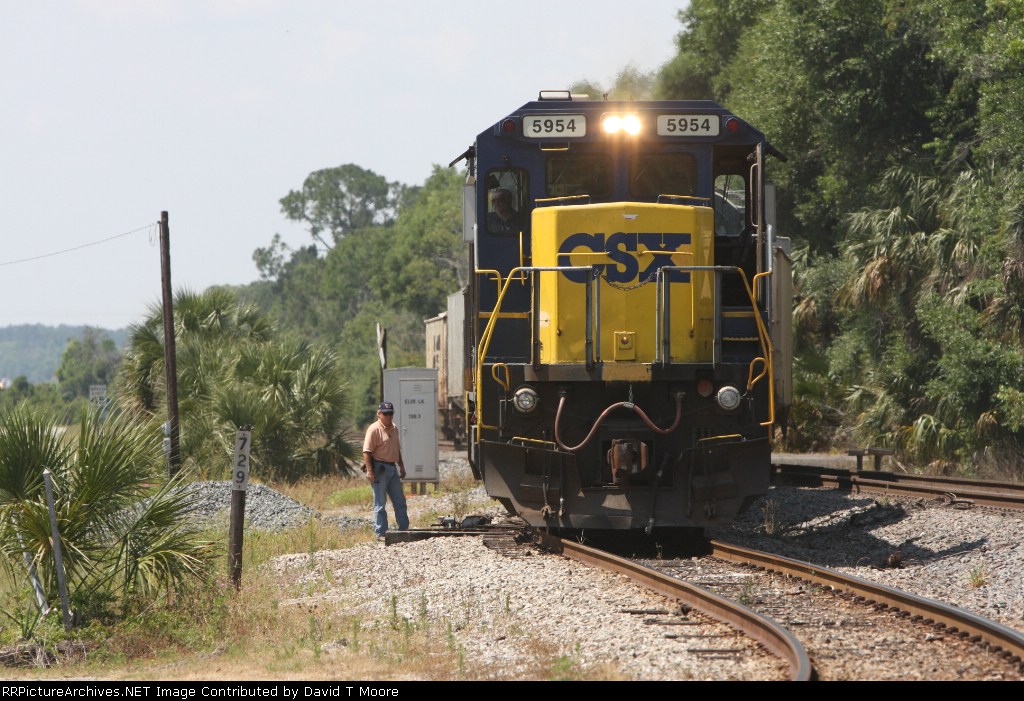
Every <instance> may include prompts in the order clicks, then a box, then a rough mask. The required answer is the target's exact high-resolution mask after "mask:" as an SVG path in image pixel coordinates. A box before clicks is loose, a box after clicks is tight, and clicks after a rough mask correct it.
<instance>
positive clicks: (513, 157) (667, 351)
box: [455, 91, 792, 534]
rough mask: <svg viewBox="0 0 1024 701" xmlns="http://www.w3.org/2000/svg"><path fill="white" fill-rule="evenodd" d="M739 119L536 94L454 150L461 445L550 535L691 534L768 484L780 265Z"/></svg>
mask: <svg viewBox="0 0 1024 701" xmlns="http://www.w3.org/2000/svg"><path fill="white" fill-rule="evenodd" d="M769 156H775V157H779V158H781V157H782V156H781V154H779V153H778V152H777V151H776V150H775V149H774V148H773V147H772V146H771V145H770V144H769V143H768V142H767V141H766V139H765V137H764V135H763V134H762V133H761V132H760V131H758V130H757V129H755V128H754V127H753V126H751V125H750V124H748V123H747V122H745V121H743V120H742V119H740V118H739V117H737V116H736V115H734V114H732V113H730V112H729V111H728V110H726V109H724V108H722V107H720V106H719V105H717V104H715V103H713V102H709V101H649V102H639V101H636V102H634V101H630V102H618V101H615V102H612V101H599V100H589V99H585V98H583V99H581V98H580V97H579V96H576V95H572V94H570V93H569V92H565V91H545V92H542V93H541V94H540V95H539V97H538V99H537V100H536V101H534V102H529V103H527V104H525V105H523V106H522V107H521V108H519V109H517V110H515V111H514V112H512V113H511V114H509V115H507V116H505V117H504V118H502V119H501V120H500V121H498V122H497V123H496V124H494V125H493V126H492V127H490V128H488V129H487V130H486V131H484V132H482V133H481V134H479V135H478V136H477V137H476V142H475V144H474V145H473V146H471V147H470V149H469V150H468V151H467V152H466V153H465V154H463V155H462V156H461V157H460V159H457V160H456V161H455V162H458V161H459V160H461V159H462V158H465V159H466V161H467V165H468V170H467V173H468V177H467V183H466V188H465V195H464V214H465V237H466V240H467V243H468V244H469V245H468V248H469V250H470V252H471V266H472V269H473V271H474V275H473V278H472V282H471V283H470V285H469V288H468V290H467V291H466V294H465V300H466V309H465V312H466V314H465V318H466V323H465V329H466V345H465V348H464V349H463V352H464V355H465V358H466V371H465V377H464V380H465V382H464V386H465V387H466V396H465V408H466V417H465V420H466V426H467V427H468V445H469V457H470V462H471V464H472V466H473V470H474V472H475V474H476V476H477V477H478V478H479V479H482V480H483V483H484V485H485V487H486V490H487V493H488V494H489V495H490V496H492V497H494V498H496V499H497V500H498V501H500V502H501V503H502V504H503V505H504V506H505V508H506V509H508V511H509V512H510V513H513V514H517V515H519V516H521V517H522V518H524V519H525V520H526V521H527V522H528V523H529V524H530V525H532V526H537V527H546V528H548V529H550V530H551V531H552V532H556V533H562V534H565V533H578V532H583V531H589V532H591V533H595V534H596V533H599V532H604V531H643V532H645V533H647V534H656V533H659V532H662V531H668V532H679V531H681V530H683V529H702V528H707V527H712V526H721V525H723V524H726V523H728V522H729V521H730V520H731V519H732V518H733V517H734V516H735V515H736V514H737V513H738V512H740V511H742V510H743V509H744V508H746V507H747V506H748V505H749V504H750V503H751V502H752V501H753V500H754V499H755V498H757V497H758V496H760V495H763V494H764V493H765V492H766V491H767V489H768V485H769V477H770V463H771V441H772V437H773V430H774V428H773V427H774V426H776V425H777V424H778V423H780V422H781V421H782V420H783V419H784V415H785V409H786V406H787V405H788V401H789V395H790V378H791V357H790V346H791V341H790V335H791V331H790V317H791V309H792V283H791V279H792V275H791V263H790V258H789V251H788V243H789V242H788V240H786V239H780V238H779V237H778V236H776V235H775V232H774V228H775V227H774V222H773V216H774V198H773V190H772V188H771V186H770V185H769V184H767V183H766V181H765V175H764V174H765V161H766V160H767V158H768V157H769Z"/></svg>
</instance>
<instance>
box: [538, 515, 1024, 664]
mask: <svg viewBox="0 0 1024 701" xmlns="http://www.w3.org/2000/svg"><path fill="white" fill-rule="evenodd" d="M537 542H538V544H539V545H541V546H542V547H543V548H544V549H546V550H549V551H551V552H555V553H558V554H560V555H563V556H565V557H570V558H572V559H575V560H578V561H580V562H583V563H586V564H588V565H590V566H594V567H599V568H601V569H605V570H608V571H612V572H615V573H618V574H621V575H624V576H627V577H629V578H630V579H632V580H634V581H636V582H638V583H640V584H641V585H643V586H645V587H647V588H649V589H652V590H654V591H656V592H658V593H660V594H662V595H664V596H666V597H669V598H670V599H673V600H676V601H681V602H683V603H684V605H686V606H688V607H692V608H693V609H695V610H698V611H700V612H701V613H703V614H705V615H708V616H711V617H712V618H715V619H717V620H719V621H722V622H724V623H726V624H727V625H729V626H731V627H733V628H735V629H736V630H739V631H741V632H742V633H743V634H745V635H748V636H750V637H751V638H753V639H754V640H756V641H757V642H758V643H759V644H761V645H762V646H763V647H764V648H765V649H766V650H768V651H769V652H770V653H771V654H772V655H774V656H775V657H777V658H778V659H779V660H781V661H783V662H784V664H785V665H786V667H787V669H788V670H789V672H788V678H789V679H792V680H810V679H825V680H886V679H893V680H900V679H923V680H925V679H926V680H939V679H947V680H991V679H998V680H1015V681H1019V680H1024V664H1022V659H1024V635H1022V634H1020V633H1018V632H1017V631H1014V630H1011V629H1009V628H1007V627H1006V626H1003V625H1001V624H999V623H996V622H994V621H989V620H987V619H984V618H981V617H979V616H975V615H974V614H971V613H969V612H966V611H963V610H959V609H955V608H953V607H950V606H947V605H945V604H941V603H939V602H935V601H931V600H929V599H924V598H922V597H918V596H915V595H913V594H909V593H906V592H901V591H899V590H896V589H893V588H891V587H886V586H884V585H880V584H875V583H873V582H868V581H866V580H861V579H858V578H856V577H849V576H846V575H843V574H841V573H839V572H836V571H833V570H829V569H827V568H823V567H818V566H815V565H812V564H810V563H801V562H798V561H795V560H790V559H788V558H784V557H780V556H776V555H772V554H770V553H764V552H759V551H755V550H750V549H747V548H741V547H739V546H734V545H730V544H728V543H722V542H718V541H712V542H710V544H709V546H710V548H711V552H710V553H709V555H707V556H705V557H700V558H686V559H681V560H632V559H629V558H623V557H620V556H617V555H614V554H612V553H609V552H606V551H602V550H597V549H595V548H591V547H589V546H586V545H582V544H580V543H576V542H572V541H567V540H562V539H559V538H555V537H552V536H547V535H538V536H537ZM812 659H813V660H814V664H813V665H812V663H811V660H812Z"/></svg>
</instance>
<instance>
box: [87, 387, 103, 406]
mask: <svg viewBox="0 0 1024 701" xmlns="http://www.w3.org/2000/svg"><path fill="white" fill-rule="evenodd" d="M89 401H90V402H105V401H107V386H106V385H89Z"/></svg>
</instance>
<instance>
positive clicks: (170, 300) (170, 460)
mask: <svg viewBox="0 0 1024 701" xmlns="http://www.w3.org/2000/svg"><path fill="white" fill-rule="evenodd" d="M167 218H168V217H167V212H160V282H161V284H162V286H163V297H164V367H165V368H166V371H167V373H166V377H167V424H166V425H165V431H164V433H165V434H166V435H167V442H168V449H167V474H168V475H170V476H171V477H174V476H175V475H176V474H178V470H179V469H180V468H181V451H180V448H179V437H180V435H181V434H180V432H179V428H178V425H179V424H178V366H177V362H176V360H175V358H176V357H177V356H176V353H175V350H174V297H173V296H172V295H171V230H170V226H169V225H168V223H167Z"/></svg>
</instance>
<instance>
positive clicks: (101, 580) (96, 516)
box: [0, 405, 212, 610]
mask: <svg viewBox="0 0 1024 701" xmlns="http://www.w3.org/2000/svg"><path fill="white" fill-rule="evenodd" d="M160 438H161V437H160V432H159V429H158V428H157V427H156V426H155V425H154V423H153V422H152V421H150V420H148V419H146V418H144V417H142V416H139V415H137V414H132V413H129V412H123V411H118V410H115V411H113V412H112V413H107V414H106V416H104V417H103V419H102V422H101V420H100V415H99V414H98V413H95V412H90V413H87V414H85V415H84V416H83V417H82V420H81V423H80V425H79V426H78V435H77V436H76V437H74V438H73V439H68V438H67V437H66V436H65V435H64V427H61V426H59V424H58V422H57V421H56V420H55V419H54V417H50V416H47V415H44V414H41V413H38V412H36V411H34V410H32V409H29V408H26V407H25V405H19V406H18V407H15V408H14V409H13V410H12V411H11V412H9V413H8V414H6V415H5V416H3V417H0V562H2V563H3V564H4V566H5V567H6V568H7V569H8V571H9V573H11V574H13V575H15V578H16V579H17V575H19V574H24V572H25V561H26V559H27V560H29V561H30V562H31V563H32V566H33V568H34V569H35V571H36V572H38V573H40V576H41V581H42V584H43V589H44V591H45V592H46V597H47V600H48V602H50V603H53V602H55V600H56V596H57V593H58V588H57V570H56V564H55V558H54V547H53V541H52V540H51V535H52V533H51V530H52V529H51V526H50V515H49V511H48V508H47V502H46V498H45V490H44V482H43V473H44V470H49V471H50V473H51V475H52V480H53V487H54V490H53V491H54V502H55V511H56V521H57V524H58V532H59V536H60V542H61V550H62V553H63V565H64V571H65V574H66V579H67V583H68V590H69V593H70V598H71V601H72V604H73V605H75V606H76V607H79V608H81V609H84V610H89V609H92V610H95V609H96V608H97V606H100V605H102V602H104V601H106V600H108V599H109V598H110V596H113V595H120V596H122V597H123V599H124V600H125V601H130V600H132V599H133V598H135V597H141V598H143V599H151V598H152V597H154V596H156V595H157V594H159V593H160V592H161V591H167V592H170V591H173V590H174V589H175V588H177V587H180V586H181V585H183V584H184V583H185V582H186V581H187V580H190V579H195V578H202V577H203V576H205V575H206V574H207V572H208V565H209V562H210V558H211V555H212V550H211V543H209V542H206V541H204V540H202V539H201V538H200V537H199V535H198V532H197V529H196V526H195V524H194V523H193V521H192V518H191V513H190V508H189V507H190V499H191V493H190V492H189V490H188V489H185V488H183V485H181V484H179V483H177V482H174V481H170V482H166V483H161V479H160V475H161V472H162V459H163V456H162V450H161V447H160V446H161V440H160ZM154 485H157V486H154ZM26 556H27V557H26Z"/></svg>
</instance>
